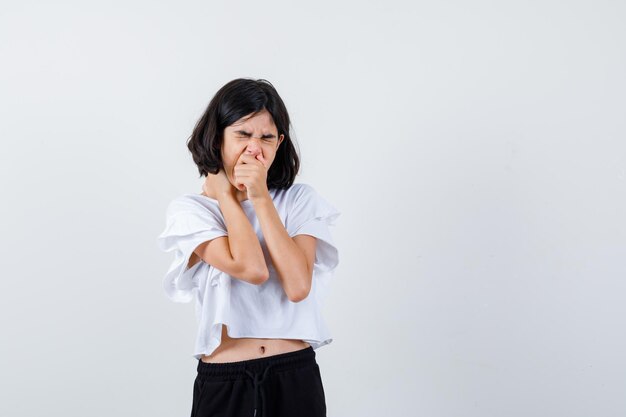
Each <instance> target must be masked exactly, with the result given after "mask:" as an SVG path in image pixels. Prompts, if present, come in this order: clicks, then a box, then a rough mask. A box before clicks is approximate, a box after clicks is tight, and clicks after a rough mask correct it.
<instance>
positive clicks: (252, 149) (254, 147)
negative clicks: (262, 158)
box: [246, 140, 261, 156]
mask: <svg viewBox="0 0 626 417" xmlns="http://www.w3.org/2000/svg"><path fill="white" fill-rule="evenodd" d="M246 153H247V154H250V155H252V156H257V155H258V154H259V153H261V145H259V143H258V141H255V140H251V141H250V143H249V144H248V147H247V149H246Z"/></svg>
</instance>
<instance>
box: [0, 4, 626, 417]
mask: <svg viewBox="0 0 626 417" xmlns="http://www.w3.org/2000/svg"><path fill="white" fill-rule="evenodd" d="M624 21H626V6H624V3H623V2H620V1H552V0H548V1H517V2H510V1H509V2H503V1H473V2H465V1H455V2H449V1H448V2H441V1H431V2H408V1H407V2H400V1H381V2H366V1H350V2H337V1H316V2H314V3H311V2H309V3H304V2H299V4H297V3H296V2H288V1H284V2H282V3H280V2H219V3H218V2H209V1H206V2H195V3H193V2H169V3H168V2H159V1H124V2H111V1H107V2H99V3H97V2H92V3H87V2H78V1H77V2H43V1H42V2H28V1H20V2H17V1H13V2H3V3H2V5H1V7H0V59H1V65H0V89H1V90H0V112H1V116H0V138H1V144H2V145H1V150H0V155H1V156H0V158H1V161H0V170H1V171H0V174H1V175H0V178H1V179H0V181H1V187H2V204H1V206H0V210H1V217H0V218H1V219H2V223H1V227H2V230H1V233H0V235H1V242H2V243H1V245H2V246H1V248H0V249H1V250H2V252H1V253H2V257H1V259H2V261H1V262H2V264H1V268H2V269H1V271H2V279H1V280H0V282H1V284H0V285H1V287H0V294H1V297H2V298H1V302H0V309H1V310H0V323H1V326H2V327H1V336H2V339H1V343H0V369H1V371H0V375H1V376H0V392H1V397H2V398H1V400H0V415H2V416H11V417H18V416H37V415H49V416H64V417H65V416H85V415H89V416H113V415H114V416H135V415H145V416H164V417H165V416H167V417H171V416H187V415H189V413H190V410H191V399H192V397H191V396H192V387H193V379H194V377H195V371H196V370H195V366H196V363H195V361H194V359H193V358H192V356H191V354H192V349H193V341H194V336H195V331H196V328H195V325H196V323H195V318H194V315H193V304H176V303H172V302H170V301H169V300H168V299H167V298H166V297H165V294H164V292H163V290H162V287H161V280H162V277H163V275H164V274H165V271H166V269H167V267H168V266H169V264H170V262H171V259H172V258H171V256H169V255H171V254H164V253H161V252H160V251H158V249H157V247H156V243H155V241H156V236H157V235H158V234H159V233H160V232H161V230H162V229H163V227H164V225H165V223H164V222H165V207H166V205H167V203H168V202H169V201H170V200H171V199H172V198H174V197H175V196H177V195H180V194H182V193H187V192H200V190H201V183H202V180H201V179H200V178H199V177H198V172H197V170H196V167H195V165H194V164H193V162H192V159H191V156H190V154H189V153H188V151H187V148H186V146H185V142H186V140H187V138H188V137H189V135H190V134H191V130H192V128H193V125H194V124H195V122H196V120H197V119H198V118H199V117H200V115H201V114H202V112H203V111H204V109H205V108H206V106H207V104H208V102H209V100H210V99H211V97H212V96H213V94H214V93H215V92H216V91H217V90H218V89H219V88H220V87H221V86H222V85H223V84H225V83H226V82H228V81H230V80H232V79H234V78H239V77H251V78H265V79H267V80H269V81H270V82H272V83H273V84H274V86H275V87H276V88H277V90H278V92H279V94H281V96H282V97H283V99H284V101H285V103H286V105H287V108H288V110H289V112H290V115H291V117H292V122H293V126H294V131H293V133H294V137H295V139H296V140H297V146H298V147H299V150H300V154H301V156H302V170H301V173H300V175H299V176H298V177H297V180H296V182H307V183H310V184H312V185H313V186H314V187H315V188H316V189H317V190H318V191H319V192H320V193H321V194H322V195H323V196H324V197H325V198H327V199H328V200H329V201H330V202H332V203H333V204H334V205H336V207H337V208H338V209H340V210H341V212H342V215H341V217H340V218H339V220H338V222H337V224H338V225H337V227H336V228H335V229H334V234H335V238H336V241H337V243H338V245H339V247H340V264H339V267H338V269H337V271H336V273H335V282H334V287H333V288H332V291H331V296H330V298H329V300H328V302H327V304H326V308H325V311H324V315H325V317H326V319H327V322H328V324H329V327H330V329H331V332H332V334H333V337H334V341H333V342H332V343H331V344H330V345H327V346H324V347H322V348H320V349H319V350H318V351H316V352H317V361H318V363H319V364H320V368H321V372H322V377H323V381H324V387H325V391H326V398H327V406H328V413H329V416H330V417H351V416H358V417H368V416H380V415H388V416H401V415H402V416H408V415H410V416H429V417H431V416H432V417H450V416H464V417H465V416H472V417H473V416H480V417H485V416H494V417H501V416H507V417H516V416H520V417H522V416H523V417H526V416H546V417H552V416H568V417H578V416H581V417H583V416H594V417H595V416H603V417H609V416H623V415H626V396H625V395H624V393H625V392H626V355H624V352H625V351H626V337H625V327H626V326H625V325H626V323H625V317H626V315H625V314H626V303H625V301H626V281H625V280H624V278H625V277H626V264H625V260H626V222H625V210H626V194H625V191H626V189H625V186H626V122H625V117H624V116H625V114H626V101H625V96H626V82H625V77H624V74H625V73H626V59H625V54H626V53H625V51H626V29H625V28H626V26H625V25H624Z"/></svg>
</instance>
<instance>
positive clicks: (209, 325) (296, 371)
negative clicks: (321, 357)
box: [158, 79, 340, 417]
mask: <svg viewBox="0 0 626 417" xmlns="http://www.w3.org/2000/svg"><path fill="white" fill-rule="evenodd" d="M289 127H290V121H289V114H288V113H287V109H286V108H285V105H284V103H283V101H282V99H281V98H280V96H279V95H278V93H277V92H276V90H275V89H274V87H273V86H272V84H270V83H269V82H268V81H266V80H252V79H236V80H233V81H231V82H229V83H227V84H226V85H224V86H223V87H222V88H221V89H220V90H219V91H218V92H217V93H216V94H215V96H214V97H213V99H212V100H211V102H210V103H209V106H208V108H207V109H206V111H205V112H204V114H203V115H202V117H201V118H200V120H199V121H198V123H197V125H196V126H195V128H194V131H193V133H192V135H191V137H190V139H189V142H188V148H189V150H190V151H191V154H192V155H193V160H194V162H195V163H196V165H197V166H198V170H199V172H200V175H201V176H202V175H204V176H206V179H205V182H204V186H203V192H202V193H201V194H184V195H181V196H179V197H177V198H175V199H173V200H172V201H171V203H170V204H169V206H168V207H167V213H166V228H165V230H164V231H163V233H161V235H160V236H159V237H158V244H159V247H160V248H161V250H163V251H166V252H169V251H174V252H175V259H174V262H173V264H172V266H171V267H170V269H169V270H168V271H167V274H166V275H165V279H164V287H165V292H166V294H167V296H168V297H169V298H170V299H171V300H173V301H175V302H184V303H186V302H190V301H191V300H192V299H194V298H195V301H196V304H195V305H196V318H197V322H198V326H199V328H198V334H197V338H196V342H195V350H194V355H193V356H194V358H196V359H197V360H198V365H197V371H198V373H197V376H196V379H195V381H194V387H193V404H192V410H191V416H192V417H201V416H212V417H216V416H246V415H249V416H251V417H281V416H289V417H293V416H298V417H307V416H311V417H322V416H326V400H325V396H324V388H323V385H322V379H321V375H320V369H319V366H318V364H317V362H316V359H315V355H316V353H315V352H314V350H315V349H317V348H319V347H321V346H324V345H326V344H329V343H331V342H332V340H333V339H332V338H331V335H330V332H329V330H328V328H327V326H326V323H325V321H324V319H323V317H322V314H321V307H322V306H323V302H324V299H325V297H326V295H327V290H328V288H329V284H330V283H331V280H332V275H333V271H334V269H335V267H336V266H337V264H338V262H339V258H338V251H337V247H336V245H335V244H334V242H333V239H332V236H331V233H330V230H329V226H331V225H333V224H334V220H335V219H336V218H337V216H339V214H340V212H339V211H338V210H337V209H336V208H335V207H334V206H333V205H331V204H330V203H329V202H328V201H326V200H325V199H324V198H323V197H321V196H320V195H319V194H318V193H317V192H316V190H315V189H314V188H313V187H312V186H310V185H308V184H302V183H298V184H295V183H294V179H295V177H296V175H297V174H298V170H299V166H300V162H299V157H298V155H297V153H296V151H295V148H294V145H293V143H292V141H291V136H290V132H289Z"/></svg>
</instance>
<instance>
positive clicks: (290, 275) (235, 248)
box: [190, 110, 316, 363]
mask: <svg viewBox="0 0 626 417" xmlns="http://www.w3.org/2000/svg"><path fill="white" fill-rule="evenodd" d="M250 116H251V115H248V116H246V117H244V118H242V119H240V120H238V121H237V122H236V123H234V124H232V125H230V126H228V127H226V128H225V129H224V141H223V144H222V149H221V154H222V161H223V165H224V168H223V169H222V170H220V171H219V172H218V173H217V174H215V175H213V174H208V175H207V178H206V180H205V182H204V186H203V193H202V194H203V195H205V196H207V197H210V198H213V199H216V200H218V202H219V206H220V210H221V212H222V214H223V216H224V220H225V223H226V228H227V230H228V236H223V237H219V238H216V239H213V240H211V241H209V242H205V243H204V244H201V245H200V246H198V248H197V249H196V250H195V251H194V256H192V259H191V260H190V265H193V264H194V263H196V262H198V261H200V259H202V260H205V261H207V263H209V264H211V265H214V266H215V267H217V268H218V269H220V270H222V271H227V272H229V274H230V275H231V276H233V277H234V278H237V279H243V280H245V281H247V282H250V283H252V284H256V285H261V284H263V283H264V282H265V281H266V280H267V279H269V270H268V268H267V265H266V264H265V258H264V257H263V251H262V249H261V245H260V243H259V240H258V237H257V235H256V233H255V231H254V229H253V228H252V225H251V224H250V221H249V220H248V218H247V216H246V214H245V213H244V211H243V209H242V207H241V201H243V200H248V199H249V200H250V201H251V202H252V205H253V207H254V210H255V213H256V216H257V218H258V220H259V224H260V226H261V230H262V233H263V237H264V238H265V242H266V245H267V249H268V252H269V255H270V258H271V260H272V264H273V265H274V268H275V269H276V272H277V273H278V278H279V281H280V283H281V285H282V287H283V289H284V290H285V293H286V294H287V297H288V298H289V300H290V301H292V302H299V301H301V300H303V299H305V298H306V297H307V296H308V295H309V292H310V290H311V282H312V276H313V263H314V260H315V245H316V239H315V238H314V237H313V236H309V235H297V236H294V237H293V238H291V237H290V236H289V234H288V233H287V231H286V230H285V227H284V226H283V223H282V221H281V219H280V217H279V215H278V212H277V211H276V207H275V206H274V203H273V201H272V198H271V196H270V194H269V190H268V188H267V172H268V170H269V168H270V166H271V164H272V162H273V161H274V158H275V156H276V152H277V150H278V147H279V146H280V144H281V143H282V141H283V139H284V135H282V134H281V135H278V131H277V128H276V125H275V124H274V121H273V120H272V117H271V114H270V113H269V112H268V111H267V110H263V111H261V112H259V113H257V114H256V115H255V116H253V117H250ZM240 131H244V132H247V133H249V135H245V134H242V133H241V132H240ZM268 135H269V136H271V137H269V136H268ZM209 245H210V246H211V247H212V249H211V252H209V251H208V250H207V248H208V247H209ZM220 246H221V248H220ZM221 249H223V253H229V254H230V256H220V257H218V256H217V255H213V254H214V253H218V251H220V250H221ZM212 256H214V257H212ZM224 258H226V259H224ZM228 258H230V259H228ZM230 272H233V273H230ZM309 346H310V345H309V344H308V343H306V342H304V341H302V340H298V339H265V338H230V337H229V336H228V333H227V328H226V326H225V325H222V343H221V344H220V346H219V347H218V348H217V349H216V350H215V351H214V352H213V353H212V354H211V355H209V356H206V355H205V356H203V357H202V361H203V362H208V363H223V362H234V361H242V360H248V359H256V358H261V357H266V356H271V355H277V354H281V353H287V352H292V351H296V350H301V349H304V348H307V347H309Z"/></svg>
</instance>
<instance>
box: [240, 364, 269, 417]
mask: <svg viewBox="0 0 626 417" xmlns="http://www.w3.org/2000/svg"><path fill="white" fill-rule="evenodd" d="M272 365H273V363H271V362H270V363H269V364H268V365H267V367H266V368H265V370H264V371H263V375H262V376H261V375H260V374H257V373H253V372H251V371H249V370H248V369H244V370H245V371H246V374H248V376H249V377H250V378H252V380H253V382H254V414H253V415H252V416H253V417H256V412H257V408H258V405H259V400H258V398H259V393H260V395H261V402H262V407H263V414H261V416H262V417H267V416H266V414H265V392H264V391H262V390H261V384H263V382H265V378H266V377H267V373H268V372H269V370H270V368H271V367H272Z"/></svg>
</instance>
